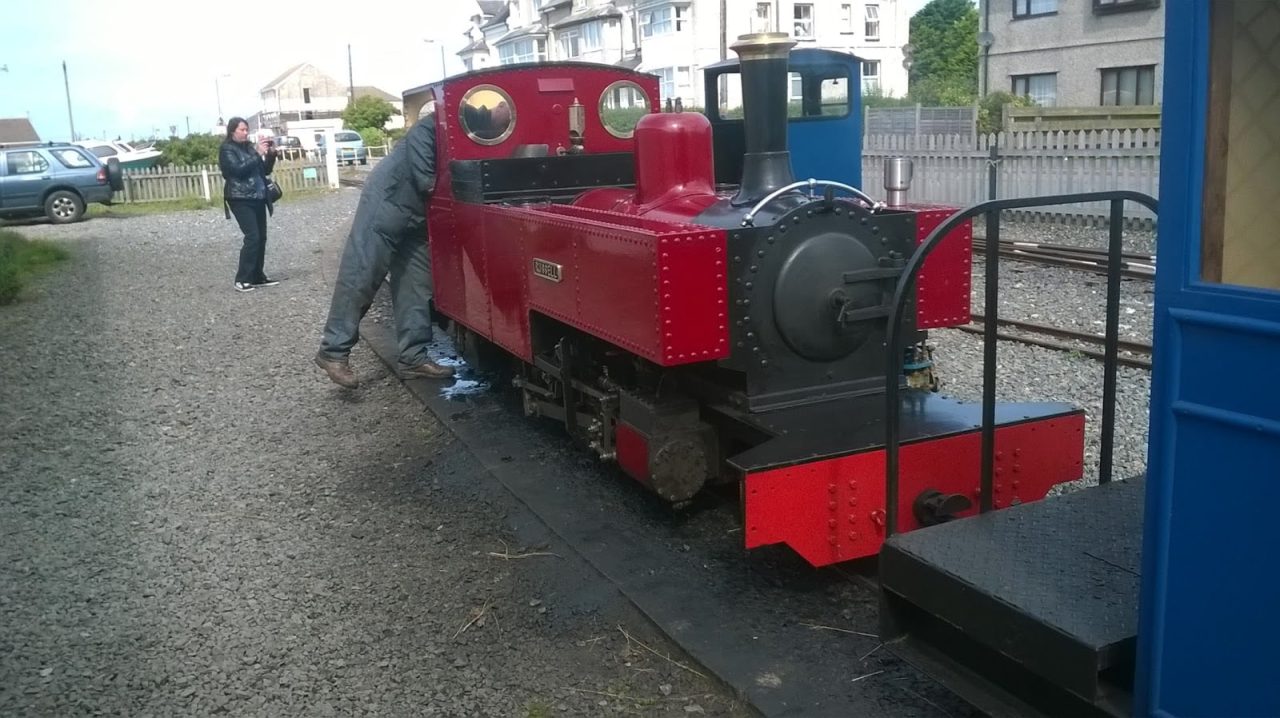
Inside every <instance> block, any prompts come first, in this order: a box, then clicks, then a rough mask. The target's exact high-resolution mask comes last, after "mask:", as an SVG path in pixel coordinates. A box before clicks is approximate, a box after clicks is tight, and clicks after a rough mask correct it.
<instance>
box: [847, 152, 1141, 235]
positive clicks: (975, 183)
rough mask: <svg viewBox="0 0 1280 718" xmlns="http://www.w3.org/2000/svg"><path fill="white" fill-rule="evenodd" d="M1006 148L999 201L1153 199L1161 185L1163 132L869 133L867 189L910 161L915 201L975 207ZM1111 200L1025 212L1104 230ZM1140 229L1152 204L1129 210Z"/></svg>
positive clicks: (1129, 217) (1131, 220)
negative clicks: (891, 166)
mask: <svg viewBox="0 0 1280 718" xmlns="http://www.w3.org/2000/svg"><path fill="white" fill-rule="evenodd" d="M992 146H995V147H996V148H997V151H998V153H999V154H998V160H997V165H996V167H997V190H996V198H997V199H1009V198H1016V197H1033V196H1038V195H1049V194H1072V193H1077V192H1101V191H1106V190H1118V189H1123V190H1133V191H1137V192H1143V193H1146V194H1149V195H1151V196H1153V197H1157V196H1158V194H1157V193H1158V191H1159V186H1160V132H1159V130H1137V131H1134V130H1124V131H1121V130H1104V131H1101V132H1099V131H1078V132H1066V131H1056V132H1011V133H1003V132H1002V133H999V134H997V135H980V136H978V137H977V138H976V140H975V139H974V138H969V137H964V136H953V135H949V136H933V137H915V136H892V137H876V136H868V137H866V138H865V141H864V143H863V148H864V149H863V173H864V174H863V184H864V185H865V186H866V187H870V188H879V186H880V184H881V182H882V178H883V176H884V174H883V173H884V164H885V160H886V159H888V158H891V157H910V158H911V159H912V161H913V163H914V181H913V182H912V187H911V191H910V192H909V197H910V198H911V201H913V202H926V203H927V202H936V203H941V204H950V205H956V206H969V205H973V204H977V203H979V202H983V201H986V200H987V199H990V197H989V196H988V191H987V171H988V170H987V168H988V166H989V164H990V157H989V153H990V148H991V147H992ZM1109 214H1110V209H1109V207H1108V206H1107V203H1105V202H1091V203H1087V204H1080V205H1074V206H1067V207H1059V208H1054V209H1047V210H1045V211H1043V212H1023V213H1018V214H1017V216H1018V217H1019V218H1020V219H1024V220H1029V221H1041V222H1055V223H1056V222H1073V223H1076V222H1079V223H1085V224H1091V225H1101V224H1103V223H1104V222H1105V221H1106V219H1107V218H1108V217H1109ZM1125 218H1126V221H1127V222H1128V223H1130V224H1131V225H1134V226H1152V225H1153V223H1154V219H1155V218H1154V215H1152V213H1151V211H1150V210H1148V209H1147V208H1145V207H1141V206H1139V205H1135V204H1126V205H1125Z"/></svg>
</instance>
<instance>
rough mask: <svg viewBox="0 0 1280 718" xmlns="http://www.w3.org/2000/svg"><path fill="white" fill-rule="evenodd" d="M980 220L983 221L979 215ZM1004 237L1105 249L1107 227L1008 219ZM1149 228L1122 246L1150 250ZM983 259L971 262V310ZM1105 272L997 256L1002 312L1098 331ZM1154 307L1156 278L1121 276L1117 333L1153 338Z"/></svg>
mask: <svg viewBox="0 0 1280 718" xmlns="http://www.w3.org/2000/svg"><path fill="white" fill-rule="evenodd" d="M979 224H981V222H980V221H979ZM1000 236H1001V237H1002V238H1003V239H1007V240H1012V241H1018V242H1043V243H1047V244H1061V245H1069V246H1076V247H1094V248H1097V249H1105V248H1106V243H1107V233H1106V230H1100V229H1087V228H1082V227H1063V226H1044V227H1037V226H1034V225H1027V224H1017V223H1009V225H1008V226H1007V227H1005V226H1002V227H1001V234H1000ZM1154 249H1155V236H1154V234H1153V233H1151V232H1138V231H1127V232H1125V234H1124V251H1126V252H1152V251H1154ZM985 268H986V266H985V262H983V261H982V260H980V259H978V260H976V261H975V262H974V268H973V310H974V312H978V313H980V312H981V311H982V306H983V291H984V289H983V282H984V281H986V274H985ZM1106 302H1107V278H1106V277H1104V276H1102V275H1100V274H1093V273H1091V272H1083V271H1079V270H1071V269H1064V268H1061V267H1045V266H1040V265H1035V264H1031V263H1029V262H1017V261H1012V260H1009V259H1006V258H1001V262H1000V317H1001V318H1002V319H1019V320H1023V321H1029V322H1034V323H1037V324H1048V325H1051V326H1056V327H1063V328H1065V329H1075V330H1077V331H1084V332H1092V333H1094V334H1102V333H1103V331H1104V330H1105V329H1106V306H1107V304H1106ZM1154 312H1155V283H1154V282H1151V281H1148V280H1145V279H1125V280H1122V282H1121V285H1120V338H1121V339H1130V340H1132V341H1141V342H1147V343H1150V342H1151V327H1152V318H1153V316H1154Z"/></svg>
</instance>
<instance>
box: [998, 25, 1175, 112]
mask: <svg viewBox="0 0 1280 718" xmlns="http://www.w3.org/2000/svg"><path fill="white" fill-rule="evenodd" d="M978 12H979V18H980V20H979V22H980V23H981V25H982V26H983V27H984V28H985V29H986V33H987V34H986V36H985V38H983V37H982V36H981V35H980V40H979V44H980V45H984V54H983V56H981V58H980V73H981V80H980V84H981V85H982V89H983V91H984V93H985V92H987V91H991V92H994V91H998V90H1005V91H1008V92H1013V93H1014V94H1018V95H1025V96H1027V97H1030V98H1031V99H1032V100H1034V101H1035V102H1036V104H1037V105H1039V106H1041V107H1126V106H1128V107H1150V106H1154V105H1159V104H1160V100H1161V98H1160V88H1161V86H1162V85H1163V83H1164V14H1165V11H1164V8H1163V7H1161V2H1160V0H981V6H980V8H979V11H978ZM983 40H985V43H984V42H983Z"/></svg>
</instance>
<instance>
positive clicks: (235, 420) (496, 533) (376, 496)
mask: <svg viewBox="0 0 1280 718" xmlns="http://www.w3.org/2000/svg"><path fill="white" fill-rule="evenodd" d="M357 196H358V195H357V192H356V191H355V190H349V189H344V190H340V191H338V192H336V193H333V194H326V195H322V196H319V197H310V198H300V199H296V200H294V201H292V202H288V203H286V204H284V205H282V206H281V207H280V208H279V210H278V211H277V213H276V215H275V217H274V218H273V219H271V220H270V221H269V227H270V229H269V232H270V239H269V241H268V251H267V264H266V267H267V271H268V273H269V274H272V275H279V276H281V277H283V278H284V280H285V281H284V283H283V284H281V285H280V286H278V287H273V288H267V289H260V290H258V291H256V292H253V293H250V294H245V295H241V294H236V293H235V292H233V291H232V289H231V282H232V278H233V276H232V275H233V272H234V265H235V257H236V254H237V252H238V247H239V237H238V234H237V231H236V229H235V225H234V222H229V221H227V220H225V219H224V218H223V214H222V211H221V210H208V211H199V212H185V213H175V214H169V215H154V216H146V217H135V218H128V219H118V218H96V219H92V220H90V221H87V222H83V223H80V224H76V225H72V226H66V227H54V226H48V225H32V226H26V227H22V228H21V231H22V232H23V233H24V234H26V235H27V236H30V237H42V238H48V239H52V240H54V241H57V242H59V243H61V244H63V245H65V246H66V247H67V248H69V249H70V250H71V251H72V254H73V259H72V260H71V261H70V262H68V263H67V264H66V265H64V266H63V267H61V268H60V269H59V270H56V271H55V272H54V273H53V274H50V275H47V276H46V277H44V278H43V279H41V280H40V281H39V282H38V283H37V284H36V285H35V286H33V287H32V289H31V290H30V291H29V292H28V296H27V301H25V302H23V303H20V304H18V305H15V306H10V307H0V335H2V336H3V337H4V341H3V343H2V344H0V366H3V367H4V369H3V374H2V375H0V386H2V387H3V394H2V400H0V429H2V430H0V477H2V478H0V481H2V483H0V486H2V487H3V489H4V491H5V494H6V500H5V501H4V502H0V534H2V535H3V542H2V543H0V714H3V715H42V716H43V715H49V716H65V715H73V714H81V713H108V714H128V715H139V716H143V715H191V714H195V715H206V714H219V713H229V714H237V715H277V714H288V715H307V716H324V715H338V714H341V715H355V714H376V715H433V714H435V715H485V716H490V715H492V716H542V715H608V714H632V715H691V714H692V715H744V714H747V711H746V710H745V709H743V708H742V707H741V706H739V705H738V704H736V703H735V701H734V700H733V699H732V698H731V697H730V696H729V694H728V693H727V691H726V690H725V689H724V688H723V687H721V686H720V685H719V684H716V683H713V682H711V681H708V680H704V679H702V678H699V677H698V676H695V675H693V674H692V673H690V672H688V671H686V670H684V669H682V668H680V667H678V666H676V665H675V663H673V662H672V661H670V660H667V659H666V658H661V657H658V656H657V655H655V653H653V652H650V651H648V650H646V649H645V648H644V647H642V646H641V645H640V644H639V641H643V642H644V644H645V645H646V646H648V647H651V648H652V649H653V650H654V651H656V652H657V653H661V654H663V655H664V656H670V657H672V658H673V659H674V660H678V661H680V662H682V663H687V662H688V659H687V658H683V657H682V655H681V654H680V652H679V650H678V649H677V648H675V647H674V646H673V645H671V644H669V643H667V642H666V641H665V640H664V639H663V638H662V637H661V636H660V635H659V634H657V633H656V632H655V631H654V630H653V629H652V627H651V625H650V624H649V623H648V622H647V621H645V620H644V619H643V618H641V617H640V616H639V615H638V614H636V613H635V612H634V611H633V610H631V609H630V607H629V604H626V603H625V602H624V601H622V600H621V599H620V598H619V597H618V596H617V594H616V592H613V591H612V589H609V588H607V587H602V586H601V584H600V581H599V579H598V577H596V576H594V575H593V574H591V572H590V571H589V569H587V568H585V567H584V564H582V563H581V562H580V561H577V560H576V559H574V558H573V557H572V555H571V553H570V552H569V551H568V550H567V549H566V548H564V547H563V546H562V545H561V544H559V543H557V542H558V539H556V538H555V537H554V536H549V535H547V533H546V531H545V529H543V528H541V527H540V524H539V523H538V522H537V521H535V520H532V519H531V518H530V516H529V515H528V513H527V511H525V510H524V509H523V508H522V507H521V506H519V505H517V504H516V503H515V501H514V499H512V498H510V497H509V496H508V495H506V494H503V493H500V492H497V493H495V492H493V491H492V490H490V489H489V488H486V487H485V486H482V485H481V484H480V482H479V481H478V480H477V477H476V474H475V469H474V467H472V466H471V464H470V462H471V461H472V459H471V456H470V454H468V453H467V452H466V451H465V450H463V448H462V447H461V446H460V444H459V443H458V442H456V441H455V440H453V439H452V437H451V436H450V435H449V434H447V433H446V432H445V431H444V430H443V429H442V427H441V426H440V425H439V424H438V423H437V422H436V421H435V420H434V419H433V418H432V417H431V416H430V415H429V414H427V413H426V412H425V411H424V410H423V408H422V406H421V405H420V404H419V403H418V402H417V401H416V400H415V399H414V398H413V397H412V396H411V395H410V394H409V393H408V392H407V391H405V390H404V387H403V386H402V385H401V384H400V383H399V382H398V381H397V380H396V379H395V378H394V377H391V376H388V375H387V373H386V372H385V371H384V370H383V369H382V365H381V364H380V363H379V362H378V360H377V359H376V357H374V356H373V355H372V353H370V352H369V351H368V350H367V349H366V348H364V347H363V345H360V346H358V347H357V350H356V352H355V354H354V355H353V365H354V366H355V368H356V369H357V371H358V372H359V373H360V374H361V375H362V379H363V381H364V384H365V385H364V387H362V388H361V389H360V390H359V391H358V392H345V391H343V390H340V389H338V388H337V387H335V386H333V385H332V384H330V383H329V382H328V381H327V380H326V379H325V378H324V377H323V375H322V374H321V373H320V372H319V370H318V369H316V368H315V367H314V366H313V365H312V364H311V363H310V361H311V356H312V354H313V353H314V351H315V347H316V342H317V340H318V336H319V330H320V327H321V324H322V322H323V319H324V312H325V309H326V308H327V305H328V299H329V291H330V287H331V286H332V272H333V269H334V266H335V263H336V253H337V251H338V250H339V249H340V241H341V237H342V234H343V233H344V231H345V227H346V225H347V223H348V222H349V220H350V216H351V214H352V212H353V210H354V207H355V202H356V199H357ZM530 552H532V553H535V554H538V555H533V556H528V557H526V558H524V560H512V559H509V558H506V557H508V556H522V555H523V554H525V553H530ZM542 554H549V555H542ZM566 587H568V588H566ZM623 630H625V631H626V632H627V633H628V634H630V636H632V637H634V639H633V638H629V637H628V636H626V635H624V634H623Z"/></svg>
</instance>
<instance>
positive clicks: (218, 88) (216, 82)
mask: <svg viewBox="0 0 1280 718" xmlns="http://www.w3.org/2000/svg"><path fill="white" fill-rule="evenodd" d="M224 77H231V73H229V72H224V73H222V74H221V75H214V76H213V89H214V91H215V92H217V93H218V125H222V82H221V80H222V78H224Z"/></svg>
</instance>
